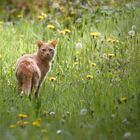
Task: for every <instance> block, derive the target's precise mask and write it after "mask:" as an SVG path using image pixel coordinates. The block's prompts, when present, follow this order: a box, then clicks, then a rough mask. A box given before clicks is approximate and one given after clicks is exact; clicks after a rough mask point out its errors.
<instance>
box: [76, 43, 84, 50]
mask: <svg viewBox="0 0 140 140" xmlns="http://www.w3.org/2000/svg"><path fill="white" fill-rule="evenodd" d="M82 48H83V45H82V43H81V42H78V43H76V45H75V49H82Z"/></svg>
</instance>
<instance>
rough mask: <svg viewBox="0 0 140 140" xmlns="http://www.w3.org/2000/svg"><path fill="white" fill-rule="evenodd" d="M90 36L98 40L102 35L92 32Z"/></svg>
mask: <svg viewBox="0 0 140 140" xmlns="http://www.w3.org/2000/svg"><path fill="white" fill-rule="evenodd" d="M90 35H91V36H92V37H94V38H97V37H100V36H101V34H100V33H99V32H92V33H90Z"/></svg>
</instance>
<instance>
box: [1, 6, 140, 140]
mask: <svg viewBox="0 0 140 140" xmlns="http://www.w3.org/2000/svg"><path fill="white" fill-rule="evenodd" d="M118 9H119V10H118V11H117V9H114V10H116V11H115V12H113V13H112V14H108V15H105V14H103V15H102V13H101V9H100V10H99V11H97V13H96V14H97V15H95V16H93V15H91V14H90V13H88V12H85V15H83V18H82V22H81V24H80V25H78V24H76V23H74V22H72V21H71V22H69V25H68V26H67V27H66V26H65V24H63V22H62V21H61V19H58V23H59V24H55V23H54V25H55V27H56V28H55V29H54V30H52V29H48V28H47V25H48V24H49V23H48V22H47V21H38V20H37V19H34V20H29V19H27V18H22V19H20V20H18V21H15V22H14V24H13V23H12V22H11V23H10V22H4V23H3V24H1V25H0V32H1V35H0V94H1V95H0V139H3V140H16V139H17V140H25V139H30V140H39V139H42V140H48V139H51V140H53V139H54V140H56V139H58V140H60V139H66V140H71V139H75V140H77V139H79V140H87V139H88V140H93V139H98V140H108V139H112V140H118V139H119V140H121V139H124V137H123V136H124V134H125V132H130V133H131V137H130V139H133V140H138V139H139V135H140V134H139V131H140V119H139V118H140V111H139V107H140V95H139V94H140V88H139V85H140V65H139V63H140V48H139V47H140V44H139V43H140V41H139V39H140V24H139V21H140V9H139V8H138V7H137V6H136V7H135V9H133V8H125V7H120V8H118ZM132 25H136V27H137V30H136V35H135V36H134V37H130V36H129V35H128V32H129V31H130V30H131V26H132ZM64 28H68V29H69V30H70V31H71V33H68V34H66V35H61V34H59V30H63V29H64ZM91 32H100V33H101V36H100V37H97V38H93V37H92V36H91V35H90V33H91ZM108 38H113V39H117V40H119V42H118V43H111V42H107V39H108ZM40 39H43V40H45V41H46V42H47V41H48V40H51V39H59V44H58V46H57V55H56V57H55V60H54V63H53V68H52V70H51V72H50V73H49V74H48V77H51V76H54V77H57V80H56V81H53V82H52V81H49V79H48V78H47V79H46V80H45V82H44V83H43V85H42V87H41V91H40V94H41V97H40V99H39V100H35V99H33V100H32V101H29V99H28V98H27V97H23V98H20V97H18V96H17V93H16V79H15V63H16V60H17V58H19V57H20V56H21V55H23V54H25V53H33V52H35V51H36V50H37V47H36V41H37V40H40ZM78 42H80V43H81V44H82V48H81V49H80V48H79V49H77V48H75V45H76V43H78ZM109 53H111V54H114V55H115V56H114V57H112V58H109V56H108V54H109ZM91 63H96V66H95V67H93V66H92V64H91ZM87 75H91V76H93V78H91V79H87V77H86V76H87ZM122 97H126V99H125V101H121V100H122ZM81 109H86V110H87V113H86V114H85V115H81V114H80V111H81ZM49 112H55V115H54V116H51V115H49ZM19 113H23V114H27V115H28V118H26V119H25V120H26V121H28V122H29V124H28V125H26V126H24V127H23V126H21V125H18V126H16V127H15V128H10V127H9V126H10V125H11V124H16V123H17V121H18V120H21V119H20V118H18V114H19ZM38 118H41V124H40V127H35V126H32V122H33V121H34V120H36V119H38ZM125 119H126V120H127V121H128V124H127V122H126V121H124V120H125ZM42 129H45V130H46V131H45V132H44V133H43V132H42ZM57 130H62V133H61V134H57V133H56V132H57Z"/></svg>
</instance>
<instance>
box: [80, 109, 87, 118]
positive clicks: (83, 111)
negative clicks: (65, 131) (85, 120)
mask: <svg viewBox="0 0 140 140" xmlns="http://www.w3.org/2000/svg"><path fill="white" fill-rule="evenodd" d="M86 114H87V109H86V108H83V109H81V110H80V115H82V116H84V115H86Z"/></svg>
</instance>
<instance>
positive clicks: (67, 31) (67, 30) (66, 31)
mask: <svg viewBox="0 0 140 140" xmlns="http://www.w3.org/2000/svg"><path fill="white" fill-rule="evenodd" d="M63 31H64V32H65V33H70V32H71V31H70V30H69V29H64V30H63Z"/></svg>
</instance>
